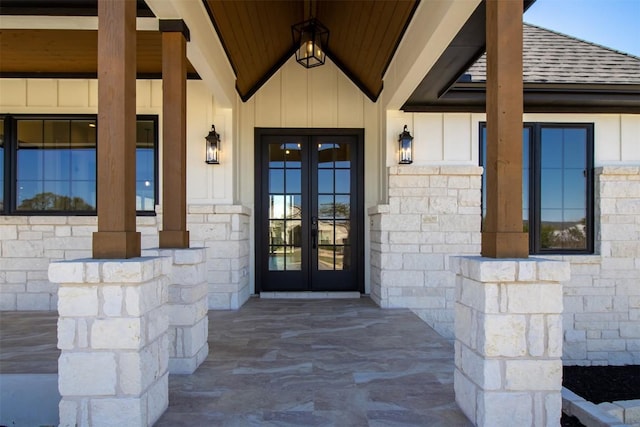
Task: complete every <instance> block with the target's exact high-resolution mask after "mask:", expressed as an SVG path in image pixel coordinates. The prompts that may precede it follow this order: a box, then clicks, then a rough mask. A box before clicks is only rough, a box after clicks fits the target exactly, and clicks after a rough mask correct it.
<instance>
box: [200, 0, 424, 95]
mask: <svg viewBox="0 0 640 427" xmlns="http://www.w3.org/2000/svg"><path fill="white" fill-rule="evenodd" d="M203 1H204V4H205V7H206V8H207V11H208V12H209V16H210V18H211V21H212V23H213V25H214V27H215V28H216V31H217V33H218V36H219V37H220V39H221V41H222V44H223V46H224V48H225V51H226V53H227V56H228V58H229V61H230V62H231V65H232V67H233V69H234V71H235V73H236V78H237V80H236V89H237V91H238V93H239V94H240V97H241V98H242V99H243V100H247V99H249V98H250V97H251V96H252V95H253V94H254V93H255V92H256V91H257V90H258V89H259V88H260V87H261V86H262V85H263V84H264V83H265V82H266V81H267V80H268V79H269V77H271V75H273V73H275V72H276V71H277V70H278V69H279V68H280V66H282V65H283V64H284V63H285V62H286V61H287V60H288V59H289V58H290V57H291V55H293V53H294V46H293V45H292V40H291V26H292V25H293V24H296V23H298V22H301V21H303V20H305V19H308V18H309V10H311V11H312V13H313V16H315V17H316V18H317V19H318V20H319V21H320V22H322V23H323V24H324V25H325V26H326V27H327V28H328V29H329V46H328V47H327V49H326V53H327V56H328V57H329V58H330V59H331V61H333V62H334V63H335V64H336V65H337V66H338V67H339V68H340V69H341V70H342V71H343V72H344V73H345V74H346V75H347V76H348V77H349V78H350V79H351V80H352V81H353V82H354V83H355V84H356V85H357V86H358V87H359V88H360V89H361V90H362V91H363V92H364V93H365V94H366V95H367V96H368V97H369V98H371V99H372V100H376V99H377V98H378V96H379V95H380V92H381V91H382V76H383V75H384V72H385V71H386V69H387V67H388V65H389V62H390V61H391V58H392V56H393V54H394V52H395V49H396V47H397V46H398V43H399V42H400V39H401V38H402V35H403V33H404V30H405V28H406V26H407V25H408V23H409V20H410V19H411V16H412V14H413V12H414V10H415V8H416V6H417V4H418V1H417V0H387V1H366V0H353V1H340V0H311V1H310V2H309V1H307V0H247V1H241V2H239V1H221V0H203Z"/></svg>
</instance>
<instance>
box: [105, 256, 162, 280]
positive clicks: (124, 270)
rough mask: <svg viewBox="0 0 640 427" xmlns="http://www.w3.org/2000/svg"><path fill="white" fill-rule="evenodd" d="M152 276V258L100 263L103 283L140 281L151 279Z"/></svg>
mask: <svg viewBox="0 0 640 427" xmlns="http://www.w3.org/2000/svg"><path fill="white" fill-rule="evenodd" d="M153 276H154V265H153V258H147V259H144V260H143V261H141V260H140V258H136V259H134V260H121V261H103V263H102V280H103V282H105V283H140V282H146V281H148V280H151V278H152V277H153Z"/></svg>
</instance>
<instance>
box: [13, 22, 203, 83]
mask: <svg viewBox="0 0 640 427" xmlns="http://www.w3.org/2000/svg"><path fill="white" fill-rule="evenodd" d="M136 44H137V74H138V77H139V78H160V77H161V75H162V35H161V33H160V32H158V31H138V33H137V40H136ZM0 52H2V54H1V55H0V76H2V77H23V76H42V77H44V76H51V77H78V78H94V77H95V76H96V75H97V69H98V68H97V67H98V32H97V31H95V30H31V29H29V30H5V29H3V30H0ZM187 73H188V74H189V75H190V77H192V78H193V77H197V73H196V71H195V69H194V68H193V66H192V65H191V64H188V67H187Z"/></svg>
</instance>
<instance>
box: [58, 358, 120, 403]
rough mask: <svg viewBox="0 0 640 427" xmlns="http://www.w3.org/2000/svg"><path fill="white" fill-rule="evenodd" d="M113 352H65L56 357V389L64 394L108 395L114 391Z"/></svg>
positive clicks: (115, 382)
mask: <svg viewBox="0 0 640 427" xmlns="http://www.w3.org/2000/svg"><path fill="white" fill-rule="evenodd" d="M116 384H117V380H116V357H115V355H114V354H113V353H106V352H105V353H96V352H89V353H84V352H78V353H76V352H66V351H63V352H62V354H61V355H60V358H59V359H58V389H59V390H60V394H61V395H62V396H63V397H64V396H110V395H115V393H116Z"/></svg>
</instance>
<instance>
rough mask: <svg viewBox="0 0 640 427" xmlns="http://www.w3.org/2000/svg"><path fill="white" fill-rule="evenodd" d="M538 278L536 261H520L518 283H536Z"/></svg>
mask: <svg viewBox="0 0 640 427" xmlns="http://www.w3.org/2000/svg"><path fill="white" fill-rule="evenodd" d="M536 278H537V263H536V261H518V273H517V278H516V280H517V281H518V282H534V281H535V280H536Z"/></svg>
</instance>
